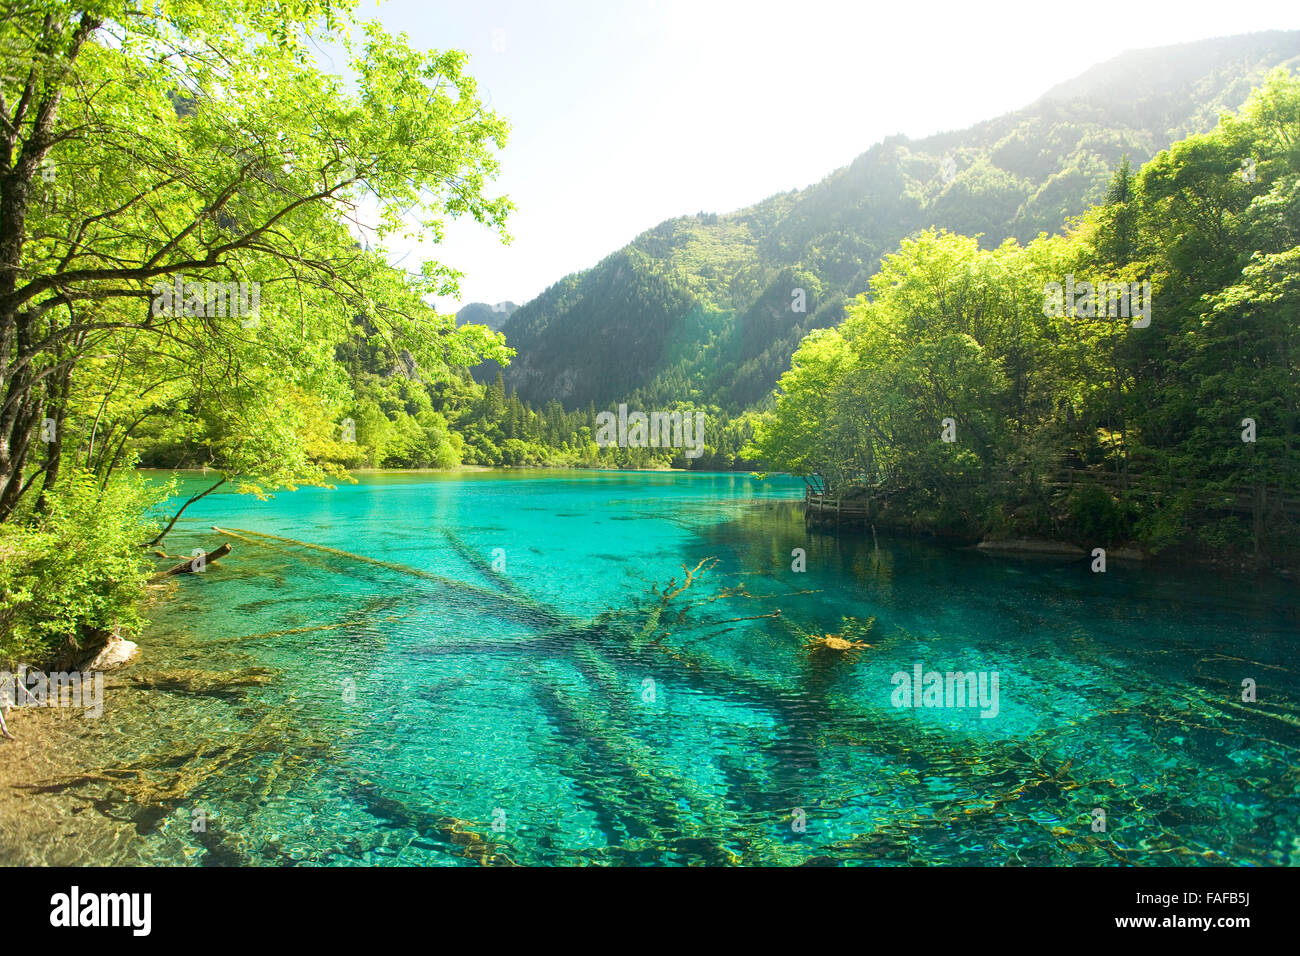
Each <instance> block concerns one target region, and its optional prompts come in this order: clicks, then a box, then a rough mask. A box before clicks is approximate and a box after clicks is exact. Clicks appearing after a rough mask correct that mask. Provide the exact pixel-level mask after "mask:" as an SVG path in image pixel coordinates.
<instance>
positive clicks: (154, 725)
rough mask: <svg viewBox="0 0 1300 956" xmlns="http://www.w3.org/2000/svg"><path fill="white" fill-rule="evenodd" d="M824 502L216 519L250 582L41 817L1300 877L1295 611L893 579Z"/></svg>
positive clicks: (954, 562) (1227, 598) (709, 856)
mask: <svg viewBox="0 0 1300 956" xmlns="http://www.w3.org/2000/svg"><path fill="white" fill-rule="evenodd" d="M799 489H800V486H799V485H798V483H796V482H793V481H790V480H785V479H773V480H768V481H764V482H758V481H755V480H753V479H752V478H750V477H748V476H738V475H675V474H655V473H637V474H609V473H594V472H592V473H586V472H572V473H539V472H519V473H505V474H503V473H492V474H473V475H459V476H444V475H430V474H426V475H398V476H372V477H368V478H365V479H363V480H362V482H361V483H360V484H358V485H352V486H344V487H340V488H338V489H336V490H333V491H327V490H315V489H306V490H302V491H299V492H296V493H293V494H288V495H281V496H279V497H277V498H275V499H274V500H271V501H268V502H257V501H254V500H251V499H248V498H242V497H238V496H234V495H219V494H214V495H212V496H210V497H208V498H205V499H203V500H202V501H200V502H198V503H197V504H196V505H194V506H193V507H192V508H191V509H190V510H189V511H188V512H186V516H185V519H183V521H182V522H181V524H180V525H178V532H177V533H174V534H173V537H172V538H171V539H169V541H168V546H169V550H170V551H172V552H174V553H189V550H190V549H191V548H192V547H209V548H210V547H213V546H215V544H217V543H219V542H220V541H222V540H230V541H231V542H232V544H233V545H234V546H235V551H234V553H233V554H232V555H231V557H230V558H227V559H226V560H225V561H223V562H221V563H220V564H218V565H214V566H213V567H212V568H211V569H210V570H209V571H208V572H207V573H205V574H203V575H194V576H192V577H189V578H187V579H185V580H179V581H176V582H175V591H174V593H173V595H172V597H171V598H170V600H169V601H168V602H167V603H166V604H165V606H163V607H161V608H159V609H158V610H157V611H156V612H155V614H154V619H155V620H154V624H153V625H152V626H151V627H150V629H149V630H148V631H147V632H146V634H145V635H144V636H143V639H142V644H143V646H144V648H145V658H144V660H143V662H142V663H141V664H140V665H138V666H137V667H135V668H133V669H132V670H130V671H127V672H124V673H123V674H122V675H120V676H118V677H116V678H115V679H114V681H113V683H112V685H111V686H110V698H109V702H108V707H107V710H106V715H105V718H104V720H105V721H108V722H111V724H110V725H111V728H112V732H111V733H104V734H101V737H102V741H101V742H100V743H99V745H98V747H97V749H96V755H97V756H98V758H99V759H100V760H101V762H102V767H93V768H87V769H88V770H92V771H93V773H91V774H90V775H89V776H88V777H86V778H83V779H79V780H72V781H55V782H53V785H52V786H50V787H49V788H47V789H48V792H46V793H43V794H40V795H39V796H34V797H33V798H32V799H38V800H43V801H51V802H52V805H56V806H59V807H61V808H62V810H63V812H67V813H72V812H74V811H75V812H89V813H95V814H100V815H102V816H103V818H104V819H105V821H106V822H107V823H111V825H112V826H113V827H116V831H115V833H114V836H113V838H112V839H111V840H108V841H106V842H105V844H104V846H103V847H101V848H100V849H99V852H100V853H101V854H102V856H101V858H100V859H99V860H98V861H99V862H104V863H183V862H188V863H195V864H208V865H212V864H218V865H219V864H286V863H295V862H301V863H312V864H326V865H364V864H435V865H479V864H508V863H516V864H585V863H597V864H647V863H674V864H676V863H715V864H725V863H750V864H800V863H839V862H876V863H960V864H968V865H970V864H975V865H1002V864H1016V863H1026V864H1083V865H1093V864H1117V863H1118V864H1123V863H1132V864H1223V863H1256V864H1272V865H1285V864H1289V865H1295V864H1297V863H1300V836H1298V835H1297V834H1298V830H1297V820H1300V795H1298V786H1297V785H1298V784H1300V774H1298V771H1297V761H1296V754H1297V748H1300V731H1298V729H1297V728H1298V725H1300V697H1298V696H1297V690H1296V687H1297V684H1296V680H1295V664H1294V662H1295V658H1296V651H1297V649H1300V647H1298V646H1300V602H1297V599H1296V595H1295V591H1294V588H1293V587H1291V586H1286V585H1283V584H1281V583H1276V584H1274V583H1261V582H1258V581H1254V580H1249V581H1247V580H1233V579H1227V578H1222V577H1216V576H1214V575H1210V574H1205V573H1200V572H1189V571H1170V570H1167V569H1163V570H1159V571H1157V570H1154V569H1151V568H1146V567H1140V566H1119V565H1118V564H1115V563H1113V564H1112V568H1111V570H1110V571H1109V572H1108V573H1106V574H1092V573H1091V572H1090V571H1089V568H1088V563H1087V562H1086V561H1078V562H1052V561H1042V560H1033V561H1017V560H1014V559H1005V558H992V557H989V556H987V555H984V554H979V553H975V552H968V551H954V550H950V549H944V548H940V547H937V546H933V545H929V544H923V543H916V542H907V541H899V540H898V539H887V538H885V537H882V538H881V539H880V547H879V549H878V550H877V549H873V547H872V545H871V540H870V537H869V536H868V537H867V538H866V539H865V541H864V540H861V539H857V538H852V539H850V538H846V539H836V538H834V537H831V536H827V535H821V534H812V535H809V534H807V533H806V532H805V530H804V527H803V524H802V520H801V517H800V513H799V510H798V506H797V504H796V503H795V501H794V500H793V499H795V498H797V497H798V495H799V493H800V491H799ZM214 524H217V525H220V526H221V527H222V528H223V529H225V531H224V532H223V533H221V534H218V533H217V532H214V531H212V530H210V528H211V526H212V525H214ZM794 548H803V549H805V551H806V553H807V558H806V561H807V571H806V572H805V573H795V572H793V571H792V570H791V565H792V560H793V559H792V556H791V552H792V549H794ZM497 549H500V550H497ZM872 617H874V618H875V619H876V623H875V625H874V627H872V628H870V629H869V630H867V629H866V625H865V623H863V622H866V621H867V620H868V619H870V618H872ZM853 634H857V635H859V636H860V637H863V639H862V641H861V643H863V644H867V645H869V646H866V647H854V648H851V649H849V650H833V649H827V648H826V647H824V646H816V645H812V644H809V643H808V642H809V641H810V640H812V639H813V638H817V637H821V636H824V635H849V636H852V635H853ZM846 639H847V638H846ZM917 663H920V664H922V665H923V666H924V669H925V670H927V671H928V670H934V671H938V672H940V673H943V672H948V671H962V672H985V673H990V672H994V671H996V672H997V674H998V676H999V701H998V710H997V715H996V717H992V718H991V719H990V718H982V717H981V716H980V711H979V710H978V709H977V708H973V707H965V708H963V707H917V708H899V707H895V706H894V705H893V702H892V701H891V696H892V695H893V693H894V690H895V687H896V682H895V681H894V679H893V677H894V675H895V674H897V673H899V672H905V673H908V674H911V673H912V672H913V668H914V666H915V665H916V664H917ZM1247 678H1249V679H1252V680H1254V681H1256V682H1257V685H1258V698H1259V699H1258V701H1257V702H1254V703H1243V702H1242V700H1241V696H1242V695H1241V684H1242V681H1243V680H1245V679H1247ZM1097 810H1102V811H1104V814H1105V821H1106V829H1105V831H1104V832H1094V829H1093V827H1094V823H1093V821H1094V819H1097V816H1096V814H1095V811H1097ZM123 834H125V836H124V835H123Z"/></svg>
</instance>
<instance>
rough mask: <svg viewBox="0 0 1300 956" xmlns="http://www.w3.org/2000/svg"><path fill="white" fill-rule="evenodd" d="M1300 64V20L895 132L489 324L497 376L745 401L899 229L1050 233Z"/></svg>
mask: <svg viewBox="0 0 1300 956" xmlns="http://www.w3.org/2000/svg"><path fill="white" fill-rule="evenodd" d="M1296 64H1300V32H1295V31H1291V32H1281V31H1275V32H1269V33H1258V34H1251V35H1248V36H1241V37H1233V38H1226V39H1216V40H1209V41H1204V42H1199V43H1192V44H1184V45H1180V46H1176V47H1167V48H1161V49H1156V50H1141V51H1130V52H1127V53H1123V54H1121V55H1119V56H1117V57H1115V58H1114V59H1112V60H1110V61H1108V62H1106V63H1103V64H1101V65H1099V66H1096V67H1093V68H1091V69H1089V70H1088V71H1087V72H1085V73H1083V74H1082V75H1081V76H1079V77H1078V78H1076V79H1074V80H1071V81H1069V82H1067V83H1064V84H1061V85H1059V86H1057V87H1055V88H1053V89H1052V90H1050V91H1049V92H1048V93H1047V94H1045V95H1044V96H1042V97H1041V98H1040V99H1038V100H1037V101H1036V102H1034V103H1032V104H1031V105H1030V106H1028V107H1026V108H1025V109H1022V110H1019V111H1016V112H1013V113H1009V114H1007V115H1005V116H1002V117H999V118H997V119H994V120H990V121H987V122H984V123H981V124H979V125H977V126H974V127H971V128H970V129H966V130H961V131H957V132H949V133H942V134H938V135H935V136H930V137H927V138H925V139H921V140H910V139H908V138H907V137H904V136H893V137H889V138H888V139H886V140H884V141H882V142H880V143H878V144H876V145H875V146H874V147H872V148H871V149H870V150H869V151H868V152H866V153H864V154H863V155H862V156H860V157H859V158H858V159H857V160H855V161H854V162H853V163H851V164H850V165H849V166H846V167H844V168H842V169H839V170H836V171H835V172H834V173H832V174H831V175H829V176H828V177H827V178H826V179H825V180H823V181H822V182H820V183H818V184H816V185H814V186H811V187H809V188H807V189H804V190H799V191H791V192H788V193H783V194H779V195H776V196H772V197H770V198H768V199H766V200H764V201H762V202H760V203H758V204H756V205H754V206H751V207H749V208H747V209H742V210H739V211H737V212H733V213H729V214H725V215H715V214H703V213H701V214H699V215H695V216H687V217H682V218H678V219H672V220H669V221H667V222H664V223H661V224H660V225H658V226H656V227H655V228H653V229H651V230H649V231H647V232H645V233H643V234H642V235H641V236H639V237H637V239H636V240H634V241H633V242H632V243H631V244H629V245H628V246H626V247H625V248H623V249H620V250H618V251H617V252H615V253H613V254H611V255H610V256H608V257H607V258H606V259H604V260H603V261H601V262H600V263H599V264H598V265H596V266H595V267H593V268H591V269H589V270H587V271H585V272H581V273H577V274H574V275H570V276H567V277H565V278H564V279H562V280H560V281H559V282H557V283H556V284H555V285H553V286H551V287H550V288H548V289H547V290H546V291H545V292H543V293H542V294H541V295H540V296H538V297H537V298H536V299H534V300H533V301H531V302H529V303H527V304H525V305H523V306H522V307H520V308H519V309H518V311H517V312H515V313H514V314H512V315H511V316H510V317H509V319H508V320H507V321H506V322H504V323H503V324H501V325H500V328H501V329H502V331H504V332H505V334H506V337H507V341H508V343H509V345H510V346H512V347H513V348H514V349H516V350H517V353H518V354H517V356H516V357H515V358H514V359H513V361H512V362H511V364H510V366H509V367H508V368H507V369H506V370H505V383H506V386H507V387H508V388H511V389H517V390H518V393H519V395H520V397H521V398H523V399H524V400H525V401H527V402H529V403H530V404H533V405H535V406H540V405H543V404H545V403H546V402H548V401H551V400H556V401H559V402H561V403H562V404H563V405H564V406H565V407H567V408H571V409H573V408H582V407H586V406H588V405H590V404H592V403H594V404H596V405H597V406H600V407H605V406H607V405H609V404H611V403H613V402H616V401H632V402H639V403H641V404H643V405H645V406H647V407H650V406H655V407H658V406H667V405H670V404H673V403H678V402H698V403H703V404H709V405H713V406H717V407H719V408H720V409H722V410H723V411H725V412H729V413H735V412H737V411H739V410H742V409H744V408H747V407H751V406H753V405H755V404H756V403H759V402H762V401H763V400H764V399H765V398H766V396H767V395H768V394H769V393H770V392H771V390H772V388H773V386H774V385H775V383H776V381H777V379H778V377H779V376H780V375H781V373H782V372H784V371H785V370H786V369H788V368H789V366H790V355H791V353H792V352H793V351H794V349H795V347H796V345H797V344H798V342H799V340H800V339H801V338H802V337H803V336H804V335H805V334H807V333H808V332H809V331H810V330H812V329H814V328H825V327H829V326H833V325H835V324H837V323H839V322H840V321H841V320H842V319H843V318H844V316H845V306H846V303H849V302H851V301H852V299H853V298H854V297H855V296H856V295H858V294H859V293H862V292H865V291H867V289H868V283H869V280H870V278H871V276H873V275H874V274H875V273H876V272H877V271H878V270H879V268H880V260H881V257H882V256H883V255H885V254H887V253H889V252H891V251H893V250H894V249H896V248H897V246H898V243H899V242H900V240H902V239H903V238H904V237H906V236H908V235H909V234H912V233H914V232H916V231H917V230H920V229H924V228H929V227H938V228H944V229H948V230H951V231H953V232H957V233H961V234H964V235H977V234H979V235H982V239H981V240H980V241H981V245H982V246H983V247H984V248H993V247H996V246H997V245H998V244H1000V243H1001V242H1002V241H1003V240H1005V239H1007V238H1015V239H1017V240H1020V241H1021V242H1026V241H1029V240H1031V239H1033V238H1034V237H1035V236H1036V235H1038V234H1039V233H1040V232H1049V233H1050V232H1056V231H1058V230H1060V229H1061V228H1062V227H1063V226H1064V225H1065V223H1066V220H1067V219H1068V218H1070V217H1072V216H1077V215H1080V214H1082V213H1083V212H1085V211H1086V210H1087V209H1088V208H1089V207H1090V206H1091V205H1093V204H1095V203H1098V202H1100V201H1101V200H1102V199H1103V198H1104V196H1105V191H1106V186H1107V183H1108V182H1109V180H1110V178H1111V175H1112V174H1113V172H1114V170H1115V169H1116V168H1117V167H1118V165H1119V164H1120V162H1121V160H1122V158H1123V157H1124V156H1125V155H1127V156H1128V157H1130V159H1131V160H1132V162H1133V163H1134V164H1135V165H1138V164H1141V163H1144V162H1146V161H1147V160H1148V159H1150V158H1151V157H1153V156H1154V155H1155V154H1156V153H1157V152H1158V151H1159V150H1161V149H1163V148H1165V147H1167V146H1169V145H1170V144H1171V143H1173V142H1176V141H1178V140H1180V139H1182V138H1184V137H1186V136H1187V135H1189V134H1193V133H1200V132H1205V131H1208V130H1209V129H1211V128H1212V127H1213V126H1214V124H1215V121H1216V119H1217V117H1218V115H1219V113H1220V112H1221V111H1223V110H1226V109H1235V108H1237V107H1239V106H1240V105H1241V104H1242V103H1243V102H1244V101H1245V99H1246V97H1247V95H1248V94H1249V91H1250V89H1251V87H1252V86H1255V85H1258V84H1259V83H1260V82H1261V80H1262V79H1263V77H1264V76H1265V74H1266V73H1268V72H1269V70H1271V69H1272V68H1274V67H1276V66H1279V65H1287V66H1294V65H1296ZM796 290H802V292H803V294H802V296H800V295H799V293H798V292H796ZM801 300H802V301H801ZM801 306H802V310H800V307H801ZM496 370H497V366H496V365H495V364H494V363H488V364H487V365H486V366H483V367H480V369H479V370H478V378H479V379H480V380H481V381H491V380H492V378H493V377H495V374H496Z"/></svg>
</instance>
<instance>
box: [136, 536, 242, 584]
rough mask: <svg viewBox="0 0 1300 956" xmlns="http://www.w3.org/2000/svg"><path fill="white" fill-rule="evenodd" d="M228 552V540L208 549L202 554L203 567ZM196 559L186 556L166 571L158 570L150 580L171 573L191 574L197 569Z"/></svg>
mask: <svg viewBox="0 0 1300 956" xmlns="http://www.w3.org/2000/svg"><path fill="white" fill-rule="evenodd" d="M229 553H230V542H229V541H227V542H226V543H225V544H223V545H222V546H221V547H219V548H217V549H216V550H215V551H209V552H208V553H207V554H205V555H202V560H203V567H205V568H206V567H207V566H208V565H209V564H212V563H213V562H214V561H217V560H220V559H221V558H224V557H225V556H226V555H228V554H229ZM198 560H199V557H198V556H196V557H193V558H186V559H185V560H184V561H182V562H181V563H180V564H178V565H176V566H175V567H171V568H168V569H167V570H166V571H160V572H159V573H158V574H155V575H154V576H153V578H152V579H151V581H161V580H162V579H163V578H169V577H171V576H172V575H173V574H193V573H194V572H195V571H197V570H198V569H197V568H195V567H194V564H195V562H196V561H198Z"/></svg>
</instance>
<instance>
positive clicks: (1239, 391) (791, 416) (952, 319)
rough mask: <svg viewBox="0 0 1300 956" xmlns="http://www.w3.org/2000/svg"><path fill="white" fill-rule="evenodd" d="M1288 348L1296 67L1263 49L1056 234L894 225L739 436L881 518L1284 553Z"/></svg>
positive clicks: (1293, 344)
mask: <svg viewBox="0 0 1300 956" xmlns="http://www.w3.org/2000/svg"><path fill="white" fill-rule="evenodd" d="M1084 283H1090V286H1085V285H1084ZM1148 283H1149V285H1147V284H1148ZM1112 287H1114V288H1115V291H1116V293H1120V292H1121V291H1122V294H1110V295H1108V294H1107V293H1108V292H1110V291H1111V289H1112ZM1071 290H1073V295H1069V293H1070V291H1071ZM1098 290H1100V291H1098ZM1090 293H1091V294H1090ZM1144 296H1145V298H1144ZM1139 307H1140V308H1139ZM1139 313H1140V314H1139ZM1298 347H1300V79H1297V78H1295V77H1293V76H1291V75H1290V74H1288V73H1287V72H1286V71H1285V70H1279V71H1277V72H1275V73H1274V74H1273V75H1272V76H1270V77H1269V78H1268V80H1267V82H1266V83H1265V84H1264V86H1263V87H1262V88H1260V89H1259V90H1257V91H1256V92H1255V93H1254V94H1253V95H1252V96H1251V98H1250V100H1249V102H1248V103H1247V104H1246V106H1245V108H1244V109H1243V110H1242V111H1241V112H1240V114H1238V115H1231V114H1229V115H1226V116H1225V117H1224V118H1223V120H1222V122H1221V123H1220V124H1219V125H1218V126H1217V127H1216V128H1215V129H1214V130H1213V131H1212V132H1210V133H1208V134H1204V135H1197V136H1192V137H1189V138H1187V139H1184V140H1183V141H1181V142H1179V143H1177V144H1175V145H1174V146H1173V147H1172V148H1170V149H1168V150H1165V151H1162V152H1161V153H1159V154H1158V155H1157V156H1156V157H1155V158H1154V159H1152V160H1151V161H1150V162H1148V163H1147V164H1146V165H1144V166H1143V167H1142V168H1141V169H1140V170H1138V171H1137V172H1136V173H1134V172H1133V171H1131V170H1130V168H1129V166H1128V164H1127V163H1125V164H1121V165H1120V167H1119V168H1118V169H1117V170H1116V171H1115V173H1114V175H1113V177H1112V180H1111V183H1110V187H1109V189H1108V191H1107V193H1106V196H1105V199H1104V201H1103V202H1102V203H1100V204H1099V205H1097V206H1096V207H1095V208H1093V209H1092V210H1090V211H1089V212H1088V214H1087V215H1085V216H1083V217H1081V218H1080V219H1079V220H1078V221H1077V222H1076V223H1075V224H1074V226H1073V227H1072V228H1071V229H1070V230H1069V231H1068V232H1067V233H1066V234H1064V235H1059V236H1052V237H1048V236H1041V237H1039V238H1037V239H1035V240H1033V241H1031V242H1029V243H1028V244H1026V245H1021V244H1019V243H1018V242H1016V241H1015V240H1008V241H1007V242H1005V243H1003V244H1002V245H1000V246H999V247H997V248H996V249H982V248H981V247H980V246H979V244H978V243H977V242H976V240H975V239H974V238H971V237H966V236H959V235H954V234H951V233H947V232H942V231H935V230H929V231H926V232H923V233H920V234H918V235H917V236H915V237H913V238H911V239H908V240H907V241H905V242H904V243H903V244H902V246H901V247H900V248H899V250H898V251H897V252H895V253H893V254H891V255H889V256H887V257H886V258H885V261H884V265H883V268H882V269H881V271H880V272H879V273H878V274H877V275H876V276H875V277H874V278H873V279H872V282H871V290H870V293H869V295H866V296H863V297H861V298H859V299H858V301H857V302H856V303H855V304H854V305H853V306H852V307H851V309H850V314H849V317H848V319H847V320H846V321H845V322H844V323H843V324H842V325H840V326H839V327H837V328H834V329H827V330H820V331H817V332H814V333H812V334H811V335H809V336H808V337H807V338H805V339H804V341H803V342H802V343H801V344H800V346H799V349H798V351H797V352H796V353H795V355H794V364H793V368H792V369H791V370H790V371H789V372H787V373H786V374H785V375H784V376H783V377H782V379H781V383H780V388H779V391H778V395H777V400H776V405H775V409H774V410H773V411H772V412H771V413H769V414H767V415H765V416H763V417H762V418H761V419H760V420H759V422H758V424H757V438H756V441H755V443H754V449H753V450H752V452H751V453H752V454H754V455H755V456H756V457H761V458H763V459H764V460H766V461H767V462H768V463H769V464H770V466H771V467H773V468H777V469H782V470H788V471H792V472H794V473H796V474H803V475H807V476H817V478H816V479H815V480H817V481H821V482H825V483H828V484H829V485H830V486H831V487H832V489H836V490H839V491H841V492H842V493H845V494H861V495H863V496H867V497H869V499H870V501H871V503H872V508H873V521H875V522H876V523H878V524H881V525H894V526H903V527H914V528H924V529H926V530H937V531H943V532H947V533H951V534H955V535H959V536H968V537H972V538H975V539H978V538H981V537H985V536H990V537H1009V536H1015V535H1031V536H1048V537H1052V538H1056V539H1061V538H1064V539H1068V540H1071V541H1074V542H1076V543H1077V544H1080V545H1084V546H1088V547H1092V546H1109V545H1114V544H1122V543H1130V542H1136V543H1137V544H1139V545H1141V546H1143V547H1145V548H1147V549H1149V550H1151V551H1159V550H1161V549H1164V548H1166V547H1169V546H1171V545H1175V544H1176V545H1181V546H1182V547H1183V551H1184V553H1186V554H1189V555H1195V556H1199V557H1202V558H1208V559H1215V558H1224V557H1228V558H1232V559H1234V560H1236V559H1247V560H1251V561H1254V562H1257V563H1268V562H1273V563H1276V564H1278V565H1279V566H1281V565H1284V564H1290V565H1291V566H1294V563H1295V561H1296V559H1297V557H1300V533H1298V532H1300V528H1298V527H1297V521H1300V508H1298V507H1297V506H1298V505H1300V407H1298V402H1300V352H1298V351H1297V349H1298Z"/></svg>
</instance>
